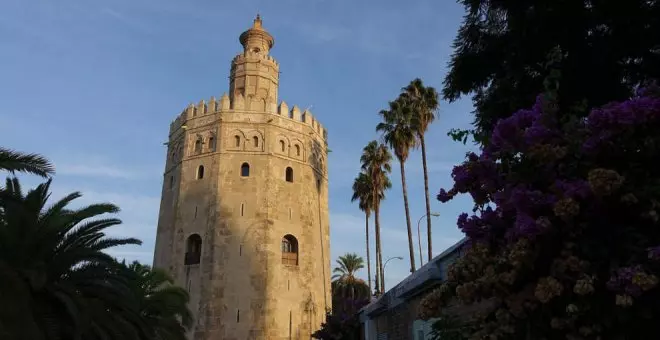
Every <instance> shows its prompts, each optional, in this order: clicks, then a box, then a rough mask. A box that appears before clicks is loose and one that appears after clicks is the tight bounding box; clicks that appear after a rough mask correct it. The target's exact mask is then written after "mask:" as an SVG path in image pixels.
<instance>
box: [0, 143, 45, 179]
mask: <svg viewBox="0 0 660 340" xmlns="http://www.w3.org/2000/svg"><path fill="white" fill-rule="evenodd" d="M0 170H4V171H8V172H10V173H12V174H13V173H14V172H27V173H31V174H35V175H39V176H41V177H48V176H49V175H52V174H53V173H54V172H55V168H54V167H53V165H52V164H51V163H50V162H49V161H48V160H47V159H46V158H44V157H43V156H41V155H37V154H24V153H20V152H17V151H14V150H10V149H6V148H3V147H0Z"/></svg>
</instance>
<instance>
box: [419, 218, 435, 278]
mask: <svg viewBox="0 0 660 340" xmlns="http://www.w3.org/2000/svg"><path fill="white" fill-rule="evenodd" d="M427 215H431V216H435V217H438V216H440V214H439V213H436V212H432V213H431V214H424V215H423V216H422V217H420V218H419V221H417V244H418V245H419V266H420V267H421V266H422V265H424V256H422V237H421V236H420V233H419V223H420V222H422V219H423V218H424V217H426V216H427Z"/></svg>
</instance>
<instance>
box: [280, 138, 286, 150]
mask: <svg viewBox="0 0 660 340" xmlns="http://www.w3.org/2000/svg"><path fill="white" fill-rule="evenodd" d="M280 149H282V152H284V151H286V144H285V143H284V141H283V140H281V141H280Z"/></svg>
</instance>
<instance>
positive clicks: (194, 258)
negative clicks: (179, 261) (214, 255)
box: [184, 234, 202, 266]
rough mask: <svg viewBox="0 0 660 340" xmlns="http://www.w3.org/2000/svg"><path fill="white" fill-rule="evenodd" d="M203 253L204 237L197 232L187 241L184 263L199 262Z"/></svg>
mask: <svg viewBox="0 0 660 340" xmlns="http://www.w3.org/2000/svg"><path fill="white" fill-rule="evenodd" d="M201 255H202V238H201V237H200V236H199V235H197V234H192V235H190V236H189V237H188V240H187V242H186V253H185V255H184V265H187V266H189V265H193V264H199V262H200V260H201Z"/></svg>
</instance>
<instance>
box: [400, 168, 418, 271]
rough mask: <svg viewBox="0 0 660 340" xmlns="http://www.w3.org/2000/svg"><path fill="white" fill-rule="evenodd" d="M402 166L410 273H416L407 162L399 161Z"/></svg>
mask: <svg viewBox="0 0 660 340" xmlns="http://www.w3.org/2000/svg"><path fill="white" fill-rule="evenodd" d="M399 165H400V166H401V188H402V190H403V206H404V207H405V209H406V226H407V227H408V250H409V251H410V272H411V273H412V272H414V271H415V246H414V245H413V236H412V227H411V226H410V209H409V208H408V187H407V186H406V166H405V162H404V161H402V160H399Z"/></svg>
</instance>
